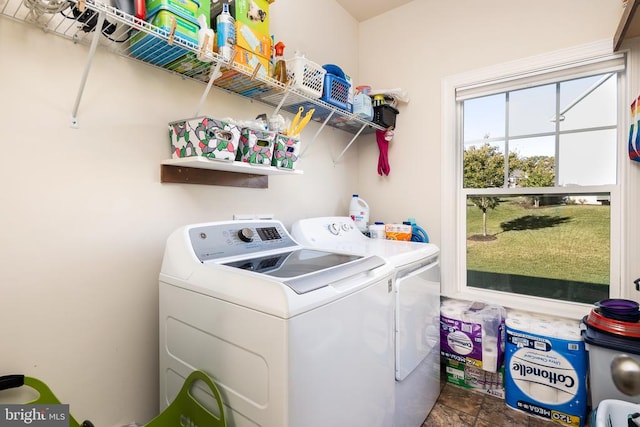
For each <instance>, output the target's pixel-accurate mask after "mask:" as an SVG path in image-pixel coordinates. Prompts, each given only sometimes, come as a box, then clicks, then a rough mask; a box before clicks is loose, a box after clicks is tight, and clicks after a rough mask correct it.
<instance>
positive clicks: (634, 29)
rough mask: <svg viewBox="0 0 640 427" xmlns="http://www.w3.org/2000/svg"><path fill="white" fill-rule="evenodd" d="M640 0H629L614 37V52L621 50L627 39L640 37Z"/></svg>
mask: <svg viewBox="0 0 640 427" xmlns="http://www.w3.org/2000/svg"><path fill="white" fill-rule="evenodd" d="M638 6H640V0H629V1H628V2H627V4H626V5H625V8H624V12H623V13H622V17H621V18H620V23H619V24H618V28H617V30H616V34H615V35H614V37H613V50H614V51H617V50H619V49H620V45H621V44H622V42H623V41H625V40H626V39H630V38H633V37H638V36H640V13H638Z"/></svg>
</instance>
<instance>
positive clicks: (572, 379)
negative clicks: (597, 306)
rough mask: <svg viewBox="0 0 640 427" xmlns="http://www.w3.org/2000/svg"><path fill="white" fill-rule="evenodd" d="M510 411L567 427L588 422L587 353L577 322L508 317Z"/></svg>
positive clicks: (513, 313)
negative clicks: (512, 409)
mask: <svg viewBox="0 0 640 427" xmlns="http://www.w3.org/2000/svg"><path fill="white" fill-rule="evenodd" d="M505 323H506V326H507V339H506V346H505V355H506V360H505V392H506V396H505V402H506V404H507V406H509V407H511V408H514V409H518V410H520V411H523V412H526V413H527V414H530V415H535V416H538V417H540V418H544V419H546V420H549V421H554V422H556V423H559V424H562V425H564V426H575V427H579V426H583V425H584V423H585V421H586V418H587V353H586V350H585V345H584V342H583V341H582V337H581V335H580V324H579V322H578V321H572V320H565V319H557V318H551V317H543V316H539V315H535V314H531V313H525V312H519V311H509V313H508V315H507V320H506V322H505Z"/></svg>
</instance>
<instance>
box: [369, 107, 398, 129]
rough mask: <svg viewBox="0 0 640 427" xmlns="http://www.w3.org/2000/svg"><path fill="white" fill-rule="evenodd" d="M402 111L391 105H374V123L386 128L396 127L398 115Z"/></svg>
mask: <svg viewBox="0 0 640 427" xmlns="http://www.w3.org/2000/svg"><path fill="white" fill-rule="evenodd" d="M398 113H400V112H399V111H398V110H396V109H395V108H393V107H392V106H391V105H378V106H375V107H373V123H375V124H377V125H380V126H382V127H385V128H387V129H388V128H390V127H396V116H397V115H398Z"/></svg>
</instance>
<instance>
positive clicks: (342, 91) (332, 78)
mask: <svg viewBox="0 0 640 427" xmlns="http://www.w3.org/2000/svg"><path fill="white" fill-rule="evenodd" d="M350 89H351V85H350V84H349V82H347V81H346V80H345V79H342V78H340V77H338V76H336V75H334V74H325V76H324V86H323V89H322V97H321V98H320V99H321V100H323V101H324V102H326V103H328V104H331V105H333V106H335V107H338V108H342V109H343V110H347V111H349V112H351V108H350V104H349V90H350Z"/></svg>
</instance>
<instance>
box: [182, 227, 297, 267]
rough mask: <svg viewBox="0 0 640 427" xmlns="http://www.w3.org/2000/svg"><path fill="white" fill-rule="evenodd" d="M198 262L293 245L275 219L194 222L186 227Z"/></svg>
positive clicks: (295, 244)
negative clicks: (189, 226)
mask: <svg viewBox="0 0 640 427" xmlns="http://www.w3.org/2000/svg"><path fill="white" fill-rule="evenodd" d="M188 233H189V240H190V242H191V247H192V248H193V251H194V252H195V254H196V256H197V257H198V259H199V260H200V261H209V260H213V259H218V258H227V257H233V256H239V255H250V254H255V253H258V252H264V251H270V250H275V249H284V248H290V247H295V246H297V243H296V242H295V241H294V240H293V239H292V238H291V236H290V235H289V233H287V230H286V229H285V228H284V225H282V223H280V222H279V221H274V220H268V221H226V222H218V223H211V224H199V225H195V226H193V227H191V228H189V230H188Z"/></svg>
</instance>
